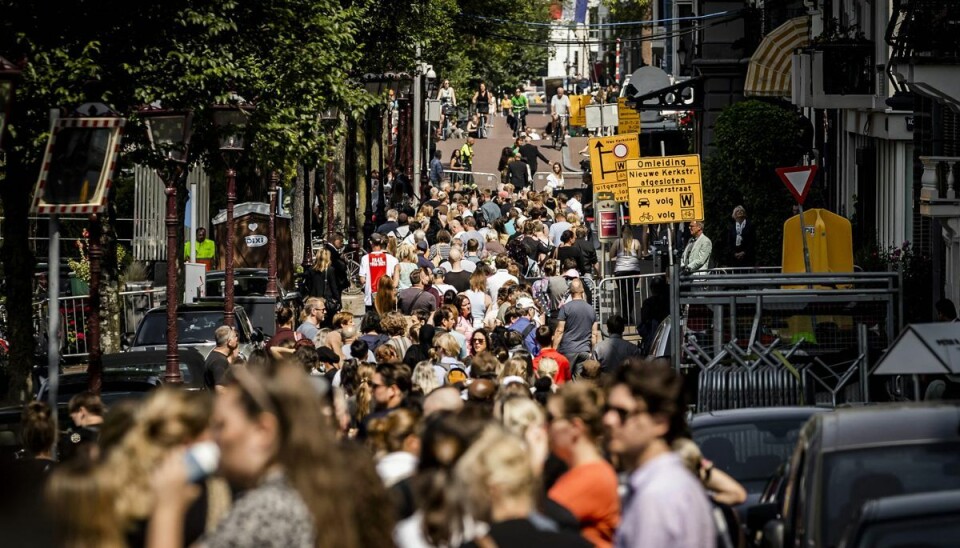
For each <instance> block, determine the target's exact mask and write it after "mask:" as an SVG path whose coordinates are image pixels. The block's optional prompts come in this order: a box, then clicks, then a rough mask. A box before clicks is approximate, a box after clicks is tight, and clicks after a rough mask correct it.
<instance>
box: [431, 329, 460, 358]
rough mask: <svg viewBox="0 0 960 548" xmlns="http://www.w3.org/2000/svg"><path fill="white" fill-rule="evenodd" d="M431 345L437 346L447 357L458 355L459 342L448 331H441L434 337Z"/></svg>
mask: <svg viewBox="0 0 960 548" xmlns="http://www.w3.org/2000/svg"><path fill="white" fill-rule="evenodd" d="M433 346H439V347H440V350H442V351H443V354H444V355H445V356H447V357H450V358H456V357H458V356H460V343H459V342H457V339H456V337H454V336H453V335H451V334H450V333H441V334H439V335H437V336H436V337H434V339H433Z"/></svg>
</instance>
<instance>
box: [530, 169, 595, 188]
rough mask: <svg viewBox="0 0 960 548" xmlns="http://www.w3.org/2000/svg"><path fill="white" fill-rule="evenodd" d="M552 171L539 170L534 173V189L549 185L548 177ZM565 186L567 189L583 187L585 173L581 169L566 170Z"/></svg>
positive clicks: (564, 173)
mask: <svg viewBox="0 0 960 548" xmlns="http://www.w3.org/2000/svg"><path fill="white" fill-rule="evenodd" d="M551 173H552V172H551V171H538V172H536V173H534V174H533V188H534V190H543V188H544V187H545V186H547V177H549V176H550V174H551ZM563 187H564V189H567V190H573V189H578V190H579V189H581V188H582V187H583V173H582V172H580V171H564V172H563Z"/></svg>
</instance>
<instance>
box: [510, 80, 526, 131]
mask: <svg viewBox="0 0 960 548" xmlns="http://www.w3.org/2000/svg"><path fill="white" fill-rule="evenodd" d="M510 104H511V106H512V107H513V137H514V138H517V137H519V136H520V132H522V131H523V128H525V127H527V107H528V106H529V105H528V103H527V96H526V95H524V94H523V89H521V88H519V87H518V88H517V89H516V91H515V92H514V93H513V97H511V98H510Z"/></svg>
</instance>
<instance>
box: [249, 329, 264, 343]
mask: <svg viewBox="0 0 960 548" xmlns="http://www.w3.org/2000/svg"><path fill="white" fill-rule="evenodd" d="M263 338H264V337H263V328H261V327H255V328H253V333H251V334H250V340H251V341H252V342H254V343H257V344H260V343H262V342H263Z"/></svg>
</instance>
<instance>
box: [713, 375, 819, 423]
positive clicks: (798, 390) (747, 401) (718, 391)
mask: <svg viewBox="0 0 960 548" xmlns="http://www.w3.org/2000/svg"><path fill="white" fill-rule="evenodd" d="M805 378H806V377H805V376H804V375H798V374H794V373H793V372H791V371H789V370H788V369H786V368H784V367H779V368H778V367H773V366H767V365H763V366H760V367H756V368H754V369H750V368H747V367H739V366H719V367H714V368H711V369H701V370H700V379H699V387H698V398H697V411H698V412H701V413H702V412H705V411H716V410H720V409H743V408H750V407H780V406H790V405H804V404H807V405H810V404H812V403H813V402H811V401H807V400H806V399H805V398H804V389H805V386H804V384H805V383H804V379H805Z"/></svg>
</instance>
